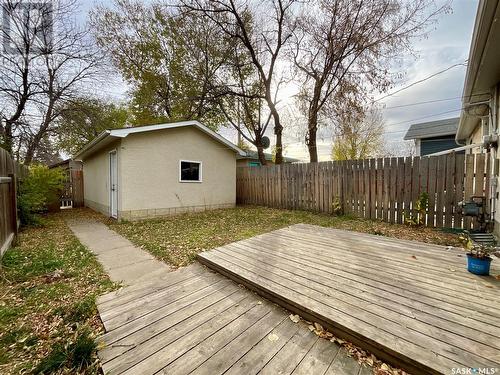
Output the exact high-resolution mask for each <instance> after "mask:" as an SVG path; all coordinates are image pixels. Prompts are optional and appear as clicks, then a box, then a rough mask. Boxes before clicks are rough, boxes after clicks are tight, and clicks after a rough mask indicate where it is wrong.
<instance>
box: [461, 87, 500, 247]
mask: <svg viewBox="0 0 500 375" xmlns="http://www.w3.org/2000/svg"><path fill="white" fill-rule="evenodd" d="M490 92H491V99H490V110H491V116H490V117H489V119H488V120H487V121H486V122H481V121H480V122H478V125H477V126H476V127H475V128H474V131H473V132H472V134H471V135H470V137H469V138H468V139H467V144H473V143H480V142H482V139H483V135H487V134H499V133H500V111H499V108H500V95H499V93H500V82H499V83H497V85H496V86H494V87H492V88H491V91H490ZM482 151H483V148H482V147H477V148H474V149H471V151H470V152H472V153H480V152H482ZM490 157H491V158H492V159H500V153H499V152H498V149H492V150H491V151H490ZM492 161H493V160H492ZM497 163H498V160H497ZM491 165H492V166H494V165H495V163H494V162H492V163H491ZM490 176H491V183H490V189H491V191H490V192H489V195H490V199H491V206H492V212H491V217H492V219H493V221H494V226H493V232H494V234H495V235H496V236H497V237H499V238H500V199H499V196H498V195H499V194H498V191H499V190H498V172H497V171H495V170H491V174H490Z"/></svg>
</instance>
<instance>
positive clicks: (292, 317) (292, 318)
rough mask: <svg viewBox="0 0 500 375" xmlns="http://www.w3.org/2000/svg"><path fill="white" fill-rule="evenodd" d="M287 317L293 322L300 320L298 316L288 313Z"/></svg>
mask: <svg viewBox="0 0 500 375" xmlns="http://www.w3.org/2000/svg"><path fill="white" fill-rule="evenodd" d="M289 318H290V320H291V321H292V322H294V323H298V322H300V316H298V315H293V314H290V316H289Z"/></svg>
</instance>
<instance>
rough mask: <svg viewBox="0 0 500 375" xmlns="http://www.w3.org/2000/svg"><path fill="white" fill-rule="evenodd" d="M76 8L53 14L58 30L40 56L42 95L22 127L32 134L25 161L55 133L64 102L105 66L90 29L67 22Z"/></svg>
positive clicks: (31, 158)
mask: <svg viewBox="0 0 500 375" xmlns="http://www.w3.org/2000/svg"><path fill="white" fill-rule="evenodd" d="M73 10H74V9H70V8H64V9H56V12H55V13H54V14H55V15H56V16H57V18H55V21H56V26H57V32H56V33H55V34H54V35H53V36H52V37H51V43H50V50H48V51H47V53H45V54H44V55H43V56H42V58H41V59H40V60H41V61H40V62H41V63H43V66H42V67H41V69H40V74H41V76H42V79H40V82H39V91H40V94H38V95H36V96H35V97H34V98H33V100H34V102H35V103H34V106H35V107H36V110H37V112H38V113H37V115H35V116H33V117H34V118H33V120H32V121H30V123H29V124H27V126H24V127H23V129H22V130H23V131H24V132H25V133H28V134H29V136H28V137H27V142H26V145H25V148H26V150H25V157H24V163H25V164H30V163H31V162H32V161H33V158H34V157H35V155H36V152H37V150H38V149H39V147H40V145H41V144H42V141H43V140H44V139H45V138H46V137H47V136H51V135H52V136H55V135H56V134H55V133H56V132H57V130H58V129H57V124H58V123H57V121H56V120H57V119H58V118H59V117H60V116H61V112H62V109H63V108H64V107H65V103H67V102H72V101H73V100H75V99H76V98H79V97H80V95H81V92H83V91H85V90H86V87H87V85H88V84H90V83H91V82H92V81H93V80H95V79H97V78H98V77H99V76H100V73H101V69H102V67H103V64H102V62H103V56H102V53H99V51H97V50H96V49H95V48H94V43H93V41H92V39H91V38H90V35H89V33H88V31H86V30H85V29H81V28H79V27H77V26H75V25H73V24H72V23H71V22H68V21H67V19H68V18H67V16H68V15H69V13H70V12H72V11H73ZM45 42H46V43H48V41H45Z"/></svg>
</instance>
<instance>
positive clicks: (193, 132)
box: [75, 121, 245, 220]
mask: <svg viewBox="0 0 500 375" xmlns="http://www.w3.org/2000/svg"><path fill="white" fill-rule="evenodd" d="M237 154H239V155H245V153H244V151H242V150H240V149H239V148H238V147H236V146H235V145H234V144H232V143H231V142H229V141H228V140H227V139H225V138H223V137H222V136H220V135H219V134H217V133H215V132H214V131H212V130H210V129H209V128H207V127H206V126H205V125H203V124H201V123H199V122H198V121H184V122H177V123H171V124H160V125H150V126H141V127H134V128H125V129H115V130H106V131H104V132H103V133H101V134H100V135H99V136H98V137H97V138H95V139H94V140H93V141H92V142H90V143H89V144H87V145H86V146H85V147H84V148H83V149H82V150H81V151H80V152H79V153H78V154H77V155H76V156H75V159H76V160H81V161H82V162H83V178H84V197H85V206H87V207H90V208H92V209H93V210H95V211H99V212H101V213H103V214H105V215H108V216H111V217H114V218H116V219H119V220H120V219H125V220H137V219H144V218H149V217H155V216H165V215H170V214H175V213H181V212H188V211H202V210H206V209H214V208H226V207H233V206H234V205H235V203H236V155H237Z"/></svg>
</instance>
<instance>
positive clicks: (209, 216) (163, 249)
mask: <svg viewBox="0 0 500 375" xmlns="http://www.w3.org/2000/svg"><path fill="white" fill-rule="evenodd" d="M107 223H108V225H110V227H111V229H113V230H115V231H117V232H118V233H120V234H122V235H124V236H125V237H127V238H129V239H130V240H131V241H132V242H134V243H135V244H136V245H139V246H141V247H142V248H144V249H146V250H148V251H149V252H150V253H152V254H153V255H154V256H156V257H157V258H159V259H161V260H163V261H165V262H167V263H169V264H170V265H172V266H175V267H178V266H184V265H186V264H189V263H190V262H192V261H194V259H195V258H196V254H198V253H199V252H200V251H204V250H208V249H212V248H215V247H218V246H222V245H225V244H227V243H230V242H233V241H238V240H242V239H245V238H248V237H252V236H255V235H257V234H261V233H265V232H269V231H272V230H275V229H279V228H283V227H285V226H288V225H292V224H297V223H307V224H315V225H321V226H325V227H334V228H341V229H347V230H353V231H358V232H365V233H372V234H378V235H384V236H389V237H396V238H401V239H410V240H417V241H423V242H429V243H436V244H440V245H453V246H460V243H459V241H458V237H457V236H456V235H452V234H448V233H444V232H442V231H438V230H434V229H431V228H414V227H409V226H406V225H394V224H387V223H383V222H380V221H373V220H365V219H356V218H353V217H346V216H342V217H339V216H331V215H327V214H318V213H312V212H306V211H291V210H280V209H272V208H264V207H254V206H240V207H236V208H232V209H221V210H215V211H205V212H200V213H189V214H182V215H177V216H171V217H166V218H161V219H153V220H146V221H140V222H122V223H116V222H110V221H107Z"/></svg>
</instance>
